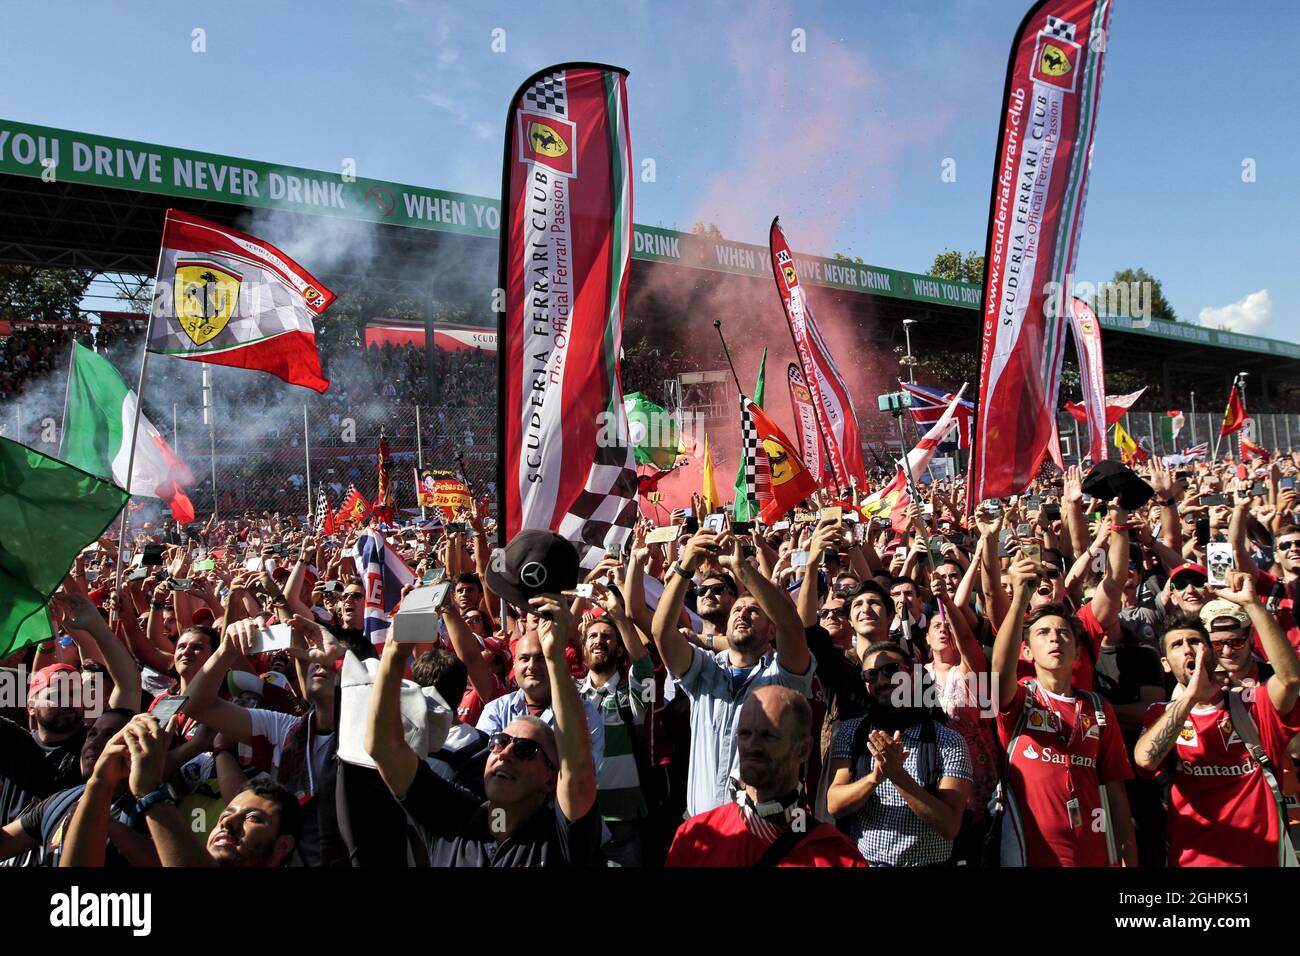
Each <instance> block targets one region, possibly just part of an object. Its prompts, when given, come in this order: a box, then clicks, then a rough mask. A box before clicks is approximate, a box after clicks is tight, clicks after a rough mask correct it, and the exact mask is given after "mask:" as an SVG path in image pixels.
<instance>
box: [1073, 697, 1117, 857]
mask: <svg viewBox="0 0 1300 956" xmlns="http://www.w3.org/2000/svg"><path fill="white" fill-rule="evenodd" d="M1079 693H1081V694H1083V696H1084V697H1085V698H1086V699H1087V701H1088V704H1089V706H1091V707H1092V712H1093V716H1094V718H1095V719H1096V721H1097V731H1098V733H1099V734H1100V735H1102V738H1101V739H1098V741H1097V749H1098V750H1099V751H1100V749H1101V746H1102V744H1103V742H1104V735H1105V733H1106V705H1105V702H1104V701H1103V700H1102V699H1101V695H1100V694H1098V693H1096V692H1095V691H1090V690H1084V691H1079ZM1097 797H1098V799H1099V800H1100V802H1101V818H1102V825H1103V827H1104V831H1103V832H1105V834H1106V860H1107V862H1109V863H1110V865H1111V866H1114V865H1115V864H1116V863H1118V862H1119V848H1118V847H1117V846H1116V845H1115V830H1114V827H1112V826H1111V825H1110V820H1111V813H1110V798H1109V797H1108V796H1107V795H1106V785H1105V784H1104V783H1102V782H1101V778H1100V777H1098V778H1097Z"/></svg>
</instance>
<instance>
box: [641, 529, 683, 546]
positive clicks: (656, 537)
mask: <svg viewBox="0 0 1300 956" xmlns="http://www.w3.org/2000/svg"><path fill="white" fill-rule="evenodd" d="M675 540H677V529H676V528H674V527H673V526H672V525H669V526H668V527H666V528H655V529H654V530H653V531H650V532H647V534H646V536H645V543H646V544H667V543H668V542H669V541H675Z"/></svg>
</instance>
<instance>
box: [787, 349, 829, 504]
mask: <svg viewBox="0 0 1300 956" xmlns="http://www.w3.org/2000/svg"><path fill="white" fill-rule="evenodd" d="M786 377H787V379H788V381H789V385H790V407H791V408H793V409H794V430H795V434H796V435H798V436H799V452H800V454H801V455H802V457H803V460H804V462H805V463H806V464H807V465H808V471H809V472H811V473H812V474H813V476H814V477H815V478H816V479H817V483H818V485H829V484H833V483H834V480H835V479H834V477H833V476H831V475H830V474H829V472H830V462H829V461H826V460H825V456H824V455H823V454H822V433H821V430H820V429H819V428H818V427H817V411H816V410H815V409H814V408H813V400H812V392H810V391H808V385H807V383H805V382H804V379H803V372H801V371H799V366H798V365H796V364H794V362H791V363H790V366H789V368H788V369H786Z"/></svg>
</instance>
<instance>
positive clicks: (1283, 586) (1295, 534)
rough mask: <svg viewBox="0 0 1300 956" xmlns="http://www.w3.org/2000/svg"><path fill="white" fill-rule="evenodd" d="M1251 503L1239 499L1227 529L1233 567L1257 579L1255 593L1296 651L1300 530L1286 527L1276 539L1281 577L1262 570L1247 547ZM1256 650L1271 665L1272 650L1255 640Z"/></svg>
mask: <svg viewBox="0 0 1300 956" xmlns="http://www.w3.org/2000/svg"><path fill="white" fill-rule="evenodd" d="M1250 501H1251V499H1249V498H1245V499H1239V500H1238V501H1237V506H1236V508H1235V509H1234V510H1233V512H1232V522H1231V523H1230V524H1229V525H1228V540H1229V541H1230V542H1232V553H1233V564H1234V566H1235V567H1236V568H1237V570H1239V571H1245V572H1247V573H1249V574H1251V575H1253V576H1254V578H1255V593H1256V594H1258V595H1259V597H1260V600H1261V601H1262V602H1263V603H1264V606H1265V607H1266V608H1267V609H1268V611H1269V613H1270V614H1272V615H1273V617H1275V618H1276V619H1277V621H1278V623H1279V624H1281V625H1282V632H1283V633H1284V634H1286V637H1287V640H1288V641H1289V642H1290V643H1291V646H1292V647H1293V648H1297V647H1300V625H1297V623H1296V617H1295V595H1296V583H1297V582H1300V528H1297V527H1296V526H1295V525H1293V524H1283V525H1282V526H1281V527H1280V528H1278V529H1277V532H1276V533H1275V534H1274V535H1273V559H1274V560H1275V561H1277V564H1278V567H1279V568H1280V569H1281V571H1282V574H1281V576H1280V577H1279V576H1277V575H1273V574H1269V573H1268V572H1267V571H1265V570H1263V569H1262V568H1260V567H1259V566H1258V565H1257V564H1256V563H1255V559H1254V558H1252V557H1251V556H1250V548H1249V547H1247V545H1246V519H1247V516H1248V512H1249V510H1250ZM1255 647H1256V649H1257V650H1259V651H1260V653H1262V654H1263V655H1264V659H1265V660H1268V661H1269V662H1270V663H1272V660H1271V657H1270V654H1269V650H1268V648H1267V647H1266V646H1264V643H1263V641H1262V640H1259V639H1256V641H1255Z"/></svg>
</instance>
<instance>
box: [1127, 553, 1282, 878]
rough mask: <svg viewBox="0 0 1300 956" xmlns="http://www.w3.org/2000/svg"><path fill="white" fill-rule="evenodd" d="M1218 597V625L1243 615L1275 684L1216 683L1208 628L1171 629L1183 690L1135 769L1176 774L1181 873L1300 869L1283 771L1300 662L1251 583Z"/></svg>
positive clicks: (1176, 854) (1159, 718)
mask: <svg viewBox="0 0 1300 956" xmlns="http://www.w3.org/2000/svg"><path fill="white" fill-rule="evenodd" d="M1215 593H1216V594H1217V596H1218V597H1219V598H1220V599H1221V600H1218V601H1214V602H1212V603H1211V605H1210V611H1211V613H1213V614H1214V615H1215V616H1214V617H1213V618H1211V621H1212V623H1214V624H1216V625H1217V622H1218V621H1220V620H1222V617H1223V616H1222V615H1221V614H1219V613H1218V609H1217V608H1216V607H1215V605H1219V604H1220V603H1224V604H1232V605H1235V606H1237V607H1238V608H1239V609H1240V610H1241V611H1243V612H1244V614H1245V616H1246V618H1247V619H1248V620H1249V621H1250V623H1251V624H1252V625H1254V627H1255V631H1256V633H1258V635H1259V638H1260V641H1261V642H1262V643H1263V645H1264V648H1265V650H1266V651H1267V653H1268V657H1269V661H1270V662H1271V664H1272V666H1273V668H1274V673H1273V676H1272V677H1270V678H1269V679H1268V680H1267V681H1266V682H1265V683H1264V684H1263V685H1260V686H1257V687H1246V688H1244V689H1242V688H1232V687H1231V686H1230V684H1231V682H1232V679H1231V677H1230V676H1229V675H1228V674H1227V673H1225V674H1224V675H1223V676H1222V677H1220V676H1219V674H1218V673H1216V668H1215V664H1216V663H1217V661H1216V656H1215V648H1214V644H1213V643H1212V641H1213V638H1212V636H1211V634H1207V632H1206V630H1205V625H1204V624H1203V623H1202V621H1201V619H1200V618H1197V617H1193V616H1191V615H1182V616H1180V617H1176V618H1173V619H1171V620H1170V621H1169V624H1168V627H1167V629H1166V631H1165V633H1164V636H1163V649H1164V658H1163V663H1164V668H1165V670H1166V671H1168V672H1169V673H1171V674H1173V676H1174V679H1175V680H1177V681H1178V687H1177V688H1176V689H1175V697H1174V699H1173V700H1171V701H1169V702H1168V703H1165V704H1153V705H1152V706H1151V708H1150V710H1149V711H1148V713H1147V721H1146V730H1145V731H1144V732H1143V734H1142V737H1141V739H1139V740H1138V743H1137V747H1136V749H1135V750H1134V759H1135V761H1136V763H1137V765H1138V768H1139V769H1140V770H1141V771H1143V772H1144V773H1146V774H1150V775H1155V774H1158V773H1161V772H1162V771H1166V770H1167V771H1168V773H1169V774H1170V777H1169V786H1170V790H1169V828H1168V836H1169V862H1170V864H1171V865H1177V866H1268V867H1273V866H1281V865H1294V862H1293V861H1294V852H1293V851H1292V850H1291V846H1290V837H1289V834H1288V832H1287V829H1286V826H1285V821H1286V807H1285V803H1284V798H1283V797H1282V794H1281V792H1280V789H1279V786H1280V783H1281V775H1280V772H1279V768H1280V767H1281V766H1282V764H1283V755H1284V754H1285V753H1286V748H1287V744H1288V742H1289V741H1290V740H1291V738H1293V737H1294V736H1295V735H1296V734H1297V733H1300V707H1297V706H1296V704H1297V701H1300V660H1297V658H1296V652H1295V649H1294V648H1293V647H1292V646H1291V644H1290V642H1289V641H1288V640H1287V638H1286V635H1285V634H1284V633H1283V631H1282V627H1281V625H1280V624H1278V622H1277V620H1276V619H1275V618H1274V617H1273V615H1271V614H1269V612H1268V610H1267V608H1265V607H1264V605H1263V604H1262V603H1261V602H1260V600H1259V598H1258V597H1257V596H1256V593H1255V587H1254V581H1253V580H1252V578H1251V576H1250V575H1249V574H1245V573H1242V572H1238V571H1234V572H1230V573H1229V575H1228V586H1227V587H1223V588H1217V589H1216V592H1215ZM1239 621H1240V619H1238V622H1239ZM1213 633H1221V632H1219V631H1216V632H1213ZM1228 640H1229V641H1231V640H1232V639H1231V638H1229V639H1228ZM1238 650H1240V649H1238Z"/></svg>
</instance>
